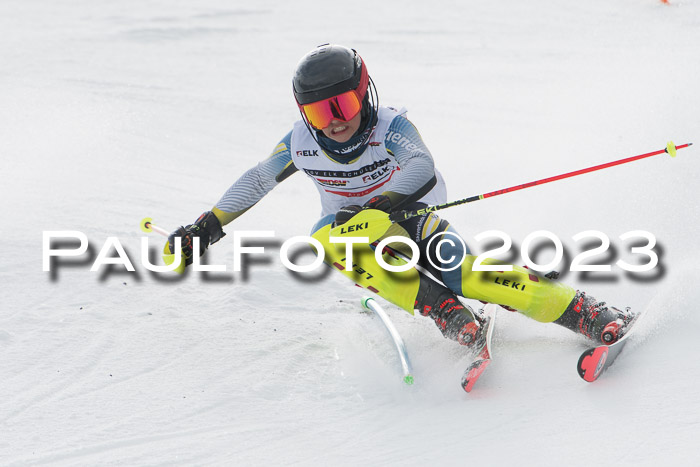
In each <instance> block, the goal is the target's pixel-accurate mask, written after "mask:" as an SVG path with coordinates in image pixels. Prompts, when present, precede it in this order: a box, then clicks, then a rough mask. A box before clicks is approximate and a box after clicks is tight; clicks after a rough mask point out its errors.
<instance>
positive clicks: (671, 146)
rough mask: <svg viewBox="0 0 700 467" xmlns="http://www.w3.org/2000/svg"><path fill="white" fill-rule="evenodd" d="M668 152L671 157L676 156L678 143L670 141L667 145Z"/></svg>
mask: <svg viewBox="0 0 700 467" xmlns="http://www.w3.org/2000/svg"><path fill="white" fill-rule="evenodd" d="M666 152H667V153H669V155H670V156H671V157H676V145H675V144H673V141H669V142H668V144H667V145H666Z"/></svg>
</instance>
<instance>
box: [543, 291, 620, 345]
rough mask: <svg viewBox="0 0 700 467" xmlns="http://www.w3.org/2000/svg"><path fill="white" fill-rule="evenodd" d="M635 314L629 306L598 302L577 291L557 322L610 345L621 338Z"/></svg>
mask: <svg viewBox="0 0 700 467" xmlns="http://www.w3.org/2000/svg"><path fill="white" fill-rule="evenodd" d="M633 318H634V314H632V313H631V312H630V309H629V308H627V309H626V310H625V311H622V310H619V309H617V308H615V307H613V306H607V305H606V304H605V302H598V301H597V300H596V299H595V298H593V297H591V296H590V295H586V293H585V292H580V291H576V296H575V297H574V299H573V300H572V301H571V303H570V304H569V306H568V307H566V310H565V311H564V313H563V314H562V315H561V316H560V317H559V318H558V319H557V320H556V321H554V322H555V323H557V324H559V325H561V326H564V327H565V328H568V329H571V330H572V331H574V332H577V333H580V334H583V335H584V336H586V337H589V338H591V339H593V340H596V341H600V342H601V343H603V344H606V345H610V344H612V343H614V342H616V341H617V340H618V339H620V338H621V337H622V336H623V335H624V333H625V331H626V329H627V325H628V324H629V323H630V321H632V319H633Z"/></svg>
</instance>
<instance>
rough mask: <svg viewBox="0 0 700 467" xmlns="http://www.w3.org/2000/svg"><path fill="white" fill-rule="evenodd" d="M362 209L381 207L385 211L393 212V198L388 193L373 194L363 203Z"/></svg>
mask: <svg viewBox="0 0 700 467" xmlns="http://www.w3.org/2000/svg"><path fill="white" fill-rule="evenodd" d="M362 209H379V210H380V211H384V212H391V200H390V199H389V197H388V196H387V195H377V196H373V197H372V198H371V199H370V200H369V201H367V202H366V203H365V204H363V205H362Z"/></svg>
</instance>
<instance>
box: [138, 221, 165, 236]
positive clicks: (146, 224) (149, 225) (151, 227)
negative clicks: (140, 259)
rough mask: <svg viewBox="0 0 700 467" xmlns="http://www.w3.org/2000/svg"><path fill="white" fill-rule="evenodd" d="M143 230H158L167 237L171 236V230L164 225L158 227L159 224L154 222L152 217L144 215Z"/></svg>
mask: <svg viewBox="0 0 700 467" xmlns="http://www.w3.org/2000/svg"><path fill="white" fill-rule="evenodd" d="M141 230H143V231H144V232H146V233H151V232H156V233H159V234H161V235H162V236H164V237H166V238H167V237H169V236H170V232H168V231H167V230H165V229H164V228H162V227H158V226H157V225H155V224H154V223H153V219H151V218H150V217H144V218H143V219H141Z"/></svg>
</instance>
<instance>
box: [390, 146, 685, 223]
mask: <svg viewBox="0 0 700 467" xmlns="http://www.w3.org/2000/svg"><path fill="white" fill-rule="evenodd" d="M692 144H693V143H687V144H681V145H680V146H676V145H675V144H673V142H672V141H671V142H669V143H668V145H666V148H664V149H660V150H658V151H653V152H648V153H646V154H640V155H638V156H632V157H627V158H625V159H620V160H616V161H612V162H606V163H605V164H600V165H595V166H593V167H588V168H585V169H580V170H574V171H573V172H567V173H564V174H561V175H555V176H553V177H548V178H543V179H540V180H535V181H534V182H529V183H523V184H522V185H515V186H511V187H508V188H502V189H500V190H496V191H491V192H489V193H484V194H482V195H477V196H470V197H468V198H464V199H460V200H457V201H451V202H449V203H445V204H437V205H435V206H428V207H427V208H423V209H418V210H415V211H396V212H393V213H391V215H390V216H389V218H390V219H391V220H392V221H394V222H401V221H403V220H406V219H410V218H412V217H416V216H421V215H423V214H426V213H429V212H432V211H439V210H441V209H447V208H450V207H452V206H459V205H460V204H467V203H472V202H474V201H479V200H480V199H485V198H492V197H494V196H498V195H502V194H504V193H511V192H513V191H518V190H523V189H525V188H530V187H533V186H536V185H544V184H545V183H549V182H554V181H557V180H563V179H565V178H571V177H575V176H577V175H583V174H586V173H589V172H595V171H596V170H603V169H607V168H608V167H614V166H616V165H622V164H627V163H628V162H634V161H637V160H639V159H645V158H647V157H652V156H657V155H659V154H663V153H667V154H669V155H670V156H671V157H676V150H678V149H683V148H687V147H688V146H692Z"/></svg>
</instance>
